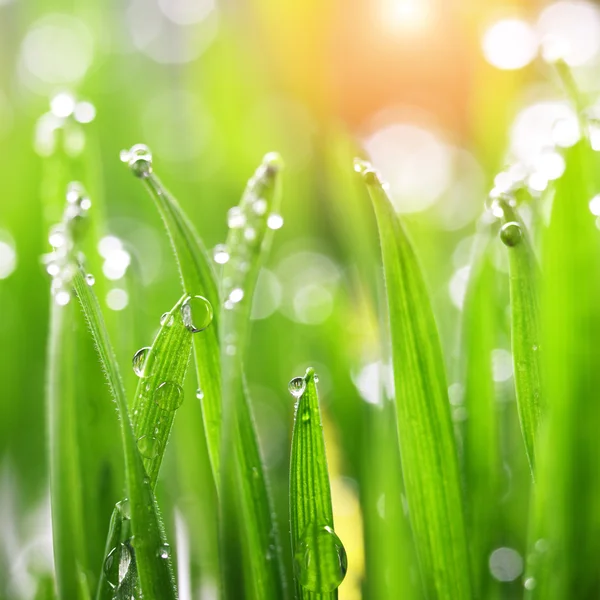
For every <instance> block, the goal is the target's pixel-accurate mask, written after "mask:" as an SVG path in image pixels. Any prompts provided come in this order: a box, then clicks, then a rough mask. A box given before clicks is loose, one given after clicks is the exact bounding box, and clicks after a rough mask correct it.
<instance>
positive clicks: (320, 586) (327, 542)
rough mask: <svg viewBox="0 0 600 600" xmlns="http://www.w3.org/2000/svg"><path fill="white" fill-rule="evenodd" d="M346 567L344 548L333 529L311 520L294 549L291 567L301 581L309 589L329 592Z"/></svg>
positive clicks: (335, 587)
mask: <svg viewBox="0 0 600 600" xmlns="http://www.w3.org/2000/svg"><path fill="white" fill-rule="evenodd" d="M347 570H348V559H347V557H346V550H345V549H344V545H343V544H342V542H341V540H340V538H339V537H338V536H337V535H336V533H335V531H333V529H332V528H331V527H329V526H327V525H323V524H319V523H310V524H309V525H308V527H307V528H306V530H305V532H304V533H303V534H302V537H301V538H300V540H298V543H297V545H296V548H295V550H294V571H295V573H296V577H297V579H298V581H299V583H300V585H301V586H302V587H303V588H305V589H307V590H309V591H311V592H317V593H325V592H332V591H334V590H336V589H337V588H338V587H339V585H340V584H341V583H342V581H343V580H344V577H345V576H346V571H347Z"/></svg>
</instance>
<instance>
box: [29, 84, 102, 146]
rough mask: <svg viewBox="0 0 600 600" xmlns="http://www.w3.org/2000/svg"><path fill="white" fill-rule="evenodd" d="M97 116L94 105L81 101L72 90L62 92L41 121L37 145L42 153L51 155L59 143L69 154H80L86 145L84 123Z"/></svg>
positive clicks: (37, 131)
mask: <svg viewBox="0 0 600 600" xmlns="http://www.w3.org/2000/svg"><path fill="white" fill-rule="evenodd" d="M95 117H96V109H95V107H94V105H93V104H92V103H90V102H87V101H81V100H77V99H76V98H75V96H74V95H73V94H71V93H69V92H60V93H58V94H56V95H55V96H53V98H52V99H51V100H50V110H49V111H48V112H46V113H44V114H43V115H42V116H41V117H40V118H39V119H38V121H37V123H36V128H35V138H34V147H35V150H36V152H37V153H38V154H39V155H40V156H51V155H52V154H54V152H55V151H56V150H57V147H58V144H59V142H62V149H63V150H64V152H66V154H67V155H69V156H72V157H76V156H78V155H79V154H81V152H82V151H83V149H84V147H85V134H84V130H83V127H82V125H83V124H86V123H90V122H91V121H93V120H94V118H95Z"/></svg>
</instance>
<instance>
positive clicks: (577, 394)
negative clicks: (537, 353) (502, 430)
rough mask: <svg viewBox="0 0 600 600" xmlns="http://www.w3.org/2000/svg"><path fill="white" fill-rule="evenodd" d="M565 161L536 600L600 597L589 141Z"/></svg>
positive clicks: (597, 333)
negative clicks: (537, 599)
mask: <svg viewBox="0 0 600 600" xmlns="http://www.w3.org/2000/svg"><path fill="white" fill-rule="evenodd" d="M565 158H566V170H565V173H564V174H563V176H562V177H561V178H560V179H559V180H558V181H557V183H556V191H555V196H554V200H553V205H552V213H551V219H550V224H549V227H548V229H547V230H546V231H545V233H544V236H543V240H542V241H543V243H542V250H543V253H542V260H543V262H542V267H543V283H542V297H541V306H542V311H541V312H542V347H543V355H542V365H543V370H542V372H543V375H544V382H545V386H544V391H545V394H546V397H547V410H548V416H547V418H545V420H544V423H543V424H542V428H541V437H540V440H541V441H540V447H541V452H540V456H539V461H538V463H539V464H538V471H537V472H538V480H537V481H538V483H537V485H536V494H535V520H534V533H533V536H532V539H531V542H532V547H531V551H530V554H531V557H530V560H529V569H528V571H529V572H528V575H527V580H530V578H531V581H532V582H533V583H532V582H531V581H529V585H528V586H527V587H528V588H531V589H532V591H531V597H533V598H539V599H540V600H542V599H543V600H558V599H559V598H560V599H562V598H594V597H597V596H598V594H599V593H600V573H599V571H598V568H597V564H598V556H600V509H599V507H598V497H600V471H599V469H598V465H599V464H600V445H599V444H598V431H599V430H600V404H599V403H598V402H597V400H596V399H597V396H598V390H599V389H600V354H599V352H598V340H599V339H600V312H599V311H598V306H600V279H599V278H598V273H600V238H599V237H598V230H597V229H596V227H595V223H594V219H595V217H594V216H593V215H592V214H591V213H590V210H589V206H588V203H589V199H590V197H591V196H592V191H593V190H592V189H591V181H592V179H591V177H592V173H593V171H592V170H591V166H592V165H591V164H590V163H591V160H592V153H591V151H590V148H589V145H588V143H587V142H586V141H581V142H579V143H578V144H576V145H575V146H573V147H572V148H571V149H569V150H568V151H567V153H566V157H565ZM588 161H589V162H588ZM527 580H526V581H527Z"/></svg>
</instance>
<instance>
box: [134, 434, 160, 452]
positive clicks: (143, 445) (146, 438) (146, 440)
mask: <svg viewBox="0 0 600 600" xmlns="http://www.w3.org/2000/svg"><path fill="white" fill-rule="evenodd" d="M137 445H138V450H139V451H140V454H141V455H142V456H143V457H144V458H156V457H157V456H158V444H157V441H156V438H155V437H152V436H150V435H143V436H142V437H141V438H139V439H138V441H137Z"/></svg>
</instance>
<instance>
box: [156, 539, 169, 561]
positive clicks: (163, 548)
mask: <svg viewBox="0 0 600 600" xmlns="http://www.w3.org/2000/svg"><path fill="white" fill-rule="evenodd" d="M156 556H158V558H165V559H166V558H169V556H171V547H170V546H169V544H166V543H165V544H161V545H160V546H159V547H158V550H157V551H156Z"/></svg>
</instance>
